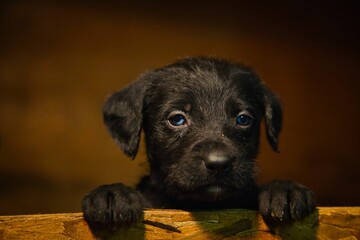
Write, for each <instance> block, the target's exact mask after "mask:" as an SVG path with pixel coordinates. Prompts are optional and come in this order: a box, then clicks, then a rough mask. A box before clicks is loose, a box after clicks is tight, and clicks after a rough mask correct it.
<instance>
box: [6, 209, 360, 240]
mask: <svg viewBox="0 0 360 240" xmlns="http://www.w3.org/2000/svg"><path fill="white" fill-rule="evenodd" d="M97 238H106V239H131V240H134V239H156V240H160V239H167V240H168V239H227V240H230V239H347V240H350V239H360V207H319V208H318V210H317V211H316V212H315V213H314V214H312V215H311V216H310V217H308V218H306V219H305V220H304V221H301V222H295V223H292V224H287V225H282V226H277V227H276V228H272V229H270V228H269V227H268V226H267V225H266V224H265V223H264V221H263V220H262V218H261V216H259V214H257V213H256V212H255V211H250V210H242V209H229V210H217V211H199V212H185V211H180V210H169V209H166V210H160V209H149V210H145V211H144V216H143V219H142V220H141V221H139V222H138V223H137V224H136V225H134V226H132V227H130V228H123V229H120V230H118V231H116V232H112V233H109V232H101V233H96V235H94V233H92V231H91V230H90V229H89V227H88V225H87V223H86V222H85V221H84V220H83V217H82V214H81V213H62V214H39V215H20V216H0V239H97Z"/></svg>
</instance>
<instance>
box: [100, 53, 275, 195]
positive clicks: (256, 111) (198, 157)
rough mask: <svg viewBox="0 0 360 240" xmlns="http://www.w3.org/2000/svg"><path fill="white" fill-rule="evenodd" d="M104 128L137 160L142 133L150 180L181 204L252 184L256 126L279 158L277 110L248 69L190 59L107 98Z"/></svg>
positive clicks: (272, 99) (158, 70) (162, 69)
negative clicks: (262, 124) (155, 180)
mask: <svg viewBox="0 0 360 240" xmlns="http://www.w3.org/2000/svg"><path fill="white" fill-rule="evenodd" d="M103 114H104V121H105V124H106V125H107V127H108V129H109V131H110V133H111V135H112V136H113V138H114V139H115V140H116V141H117V143H118V144H119V146H120V147H121V149H122V150H123V151H124V152H125V153H126V154H127V155H129V156H130V157H131V158H134V157H135V156H136V153H137V150H138V146H139V139H140V133H141V129H144V132H145V140H146V145H147V153H148V157H149V161H150V164H151V175H152V176H156V177H157V178H160V179H161V181H162V183H163V185H164V191H166V192H167V193H168V194H170V195H172V196H174V197H176V198H181V199H189V200H191V199H196V200H203V201H215V200H223V199H226V198H228V197H230V196H232V195H234V194H235V193H236V192H239V191H238V190H242V189H246V187H248V186H249V185H252V184H253V170H254V159H255V158H256V156H257V153H258V146H259V132H260V122H261V119H262V118H264V119H265V124H266V134H267V137H268V140H269V143H270V145H271V147H272V148H273V149H274V150H275V151H277V149H278V136H279V133H280V130H281V123H282V111H281V106H280V104H279V101H278V100H277V98H276V97H275V95H274V94H273V93H272V92H271V91H270V90H269V89H268V88H267V87H266V86H264V85H263V83H262V82H261V81H260V80H259V79H258V77H257V76H256V75H255V74H254V73H253V72H252V71H251V70H250V69H249V68H247V67H245V66H243V65H239V64H234V63H230V62H227V61H223V60H218V59H212V58H199V57H197V58H187V59H184V60H180V61H178V62H176V63H174V64H171V65H168V66H166V67H164V68H160V69H156V70H153V71H150V72H147V73H145V74H144V75H142V76H140V78H139V79H138V80H137V81H135V82H134V83H133V84H131V85H130V86H128V87H127V88H125V89H123V90H121V91H119V92H117V93H115V94H114V95H112V96H111V97H110V98H109V99H108V100H107V102H106V103H105V105H104V108H103Z"/></svg>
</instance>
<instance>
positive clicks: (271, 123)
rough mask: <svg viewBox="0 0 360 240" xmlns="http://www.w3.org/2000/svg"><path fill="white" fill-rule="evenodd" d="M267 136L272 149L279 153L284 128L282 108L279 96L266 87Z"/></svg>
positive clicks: (264, 99) (264, 96) (265, 114)
mask: <svg viewBox="0 0 360 240" xmlns="http://www.w3.org/2000/svg"><path fill="white" fill-rule="evenodd" d="M263 89H264V95H263V102H264V111H265V112H264V116H265V126H266V136H267V139H268V141H269V143H270V146H271V147H272V149H273V150H274V151H276V152H279V149H278V139H279V134H280V131H281V127H282V107H281V104H280V101H279V99H278V98H277V96H276V95H275V94H274V93H272V92H271V91H270V89H268V88H267V87H266V86H264V87H263Z"/></svg>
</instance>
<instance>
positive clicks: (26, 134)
mask: <svg viewBox="0 0 360 240" xmlns="http://www.w3.org/2000/svg"><path fill="white" fill-rule="evenodd" d="M9 2H10V1H9ZM98 2H100V1H98ZM103 2H106V3H97V2H95V1H84V2H80V1H77V2H76V1H73V2H71V1H12V2H11V3H1V20H0V21H1V22H0V24H1V25H0V114H1V115H0V214H24V213H45V212H70V211H79V210H80V201H81V198H82V196H83V195H84V194H85V193H86V192H87V191H88V190H90V189H92V188H93V187H95V186H97V185H100V184H104V183H112V182H119V181H121V182H124V183H126V184H129V185H133V184H135V183H136V181H137V180H138V179H139V177H140V176H141V174H143V173H144V172H145V171H146V164H145V163H144V162H145V154H144V149H143V148H142V149H141V150H140V153H139V155H138V157H137V159H136V160H135V161H130V160H128V159H127V158H126V157H125V156H124V155H123V154H122V153H121V152H120V150H118V148H117V147H116V146H115V144H114V143H113V141H112V140H111V139H110V137H109V136H108V134H107V132H106V130H105V128H104V127H103V124H102V119H101V115H100V108H101V105H102V102H103V100H104V98H105V96H106V95H108V94H109V93H111V92H112V91H114V90H116V89H119V88H121V87H123V86H124V85H126V84H128V83H129V82H130V81H132V80H134V79H135V78H136V77H137V76H138V75H139V74H140V73H141V72H143V71H145V70H146V69H149V68H154V67H159V66H161V65H164V64H167V63H170V62H172V61H174V60H176V59H177V58H180V57H184V56H189V55H212V56H218V57H223V58H230V59H233V60H237V61H241V62H244V63H246V64H248V65H251V66H252V67H253V68H255V69H256V70H257V72H258V73H259V75H260V76H261V77H262V79H263V80H264V81H265V82H266V83H267V84H268V85H269V86H270V87H271V88H272V89H273V90H274V91H276V92H278V93H279V95H280V96H281V97H282V100H283V102H284V107H285V119H284V123H285V125H284V129H283V133H282V135H281V139H280V140H281V142H280V143H281V144H280V147H281V153H280V154H276V153H272V152H271V150H270V148H269V146H268V145H267V143H266V142H265V141H263V143H262V151H261V154H260V156H259V165H260V168H261V174H260V176H259V180H260V182H266V181H269V180H271V179H273V178H281V179H293V180H296V181H299V182H301V183H303V184H305V185H307V186H309V187H311V188H312V189H313V190H314V191H315V193H316V195H317V199H318V202H319V204H321V205H360V193H359V189H360V177H359V176H360V174H359V172H360V161H359V160H360V159H359V147H360V146H359V133H360V132H359V126H360V124H359V123H360V115H359V112H360V108H359V102H360V99H359V98H360V97H359V95H360V92H359V81H360V79H359V73H358V72H359V68H360V58H359V56H360V54H359V53H360V46H359V42H360V37H359V31H360V10H359V9H360V6H359V2H358V1H338V3H336V2H335V1H324V2H321V1H308V2H305V3H304V2H302V3H299V1H295V2H297V3H293V2H294V1H290V2H289V1H283V2H282V1H276V3H273V1H271V2H270V1H263V2H264V3H262V4H260V3H255V2H258V1H213V2H212V1H204V2H203V3H201V2H197V3H196V4H194V3H193V2H192V1H180V2H179V1H177V2H172V1H170V2H169V3H166V1H164V2H161V1H155V2H154V1H149V3H140V2H139V1H133V2H134V3H132V4H129V3H128V4H124V3H121V4H120V3H116V2H120V1H103ZM150 2H151V3H150ZM287 2H289V3H287ZM264 140H265V139H264Z"/></svg>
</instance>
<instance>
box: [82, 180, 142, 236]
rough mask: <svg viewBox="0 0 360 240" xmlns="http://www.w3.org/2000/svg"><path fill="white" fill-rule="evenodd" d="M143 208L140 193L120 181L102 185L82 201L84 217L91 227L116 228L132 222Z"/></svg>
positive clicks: (137, 217) (138, 216)
mask: <svg viewBox="0 0 360 240" xmlns="http://www.w3.org/2000/svg"><path fill="white" fill-rule="evenodd" d="M142 210H143V207H142V203H141V196H140V194H139V193H138V192H136V191H135V190H134V189H132V188H130V187H127V186H125V185H123V184H120V183H119V184H111V185H103V186H100V187H98V188H96V189H95V190H93V191H92V192H90V193H89V194H88V195H86V196H85V197H84V199H83V201H82V211H83V213H84V218H85V220H86V221H87V222H88V223H89V225H90V226H91V227H102V228H108V229H116V228H117V227H119V226H121V225H128V224H132V223H135V222H136V221H137V220H138V219H139V218H140V216H141V213H142Z"/></svg>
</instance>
